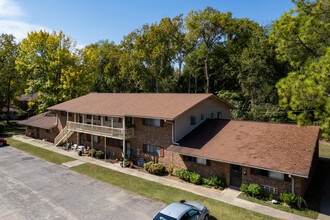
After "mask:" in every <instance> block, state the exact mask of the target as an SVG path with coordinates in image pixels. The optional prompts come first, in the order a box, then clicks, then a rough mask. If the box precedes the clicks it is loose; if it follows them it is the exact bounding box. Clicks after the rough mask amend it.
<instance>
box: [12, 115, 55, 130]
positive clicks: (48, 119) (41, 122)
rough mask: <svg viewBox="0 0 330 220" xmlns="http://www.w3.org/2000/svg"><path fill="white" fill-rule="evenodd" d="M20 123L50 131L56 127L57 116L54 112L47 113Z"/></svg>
mask: <svg viewBox="0 0 330 220" xmlns="http://www.w3.org/2000/svg"><path fill="white" fill-rule="evenodd" d="M18 123H19V124H21V125H26V126H32V127H37V128H44V129H50V128H53V127H55V126H56V114H55V113H52V112H45V113H42V114H39V115H35V116H32V117H30V118H28V119H26V120H23V121H20V122H18Z"/></svg>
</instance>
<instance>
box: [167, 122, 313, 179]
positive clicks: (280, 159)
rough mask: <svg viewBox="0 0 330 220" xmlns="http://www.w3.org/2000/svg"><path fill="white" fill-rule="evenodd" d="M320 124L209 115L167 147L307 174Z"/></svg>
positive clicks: (183, 153) (225, 159)
mask: <svg viewBox="0 0 330 220" xmlns="http://www.w3.org/2000/svg"><path fill="white" fill-rule="evenodd" d="M318 135H319V127H317V126H305V127H299V126H297V125H290V124H277V123H265V122H251V121H234V120H221V119H209V120H206V121H205V122H204V123H203V124H201V125H200V126H199V127H197V128H196V129H194V130H193V131H192V132H190V133H189V134H188V135H186V136H185V137H183V138H182V139H181V140H180V141H178V142H179V146H177V145H171V146H170V147H168V148H167V149H166V151H169V152H174V153H179V154H182V155H188V156H196V157H202V158H207V159H210V160H216V161H221V162H225V163H232V164H239V165H245V166H250V167H256V168H261V169H262V168H264V169H268V170H274V171H278V172H283V173H287V174H293V175H299V176H303V177H308V175H309V170H310V166H311V162H312V160H313V154H314V151H315V145H316V142H317V140H318Z"/></svg>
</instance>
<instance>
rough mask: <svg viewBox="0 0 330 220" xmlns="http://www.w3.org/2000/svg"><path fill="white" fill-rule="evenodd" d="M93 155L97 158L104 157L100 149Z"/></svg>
mask: <svg viewBox="0 0 330 220" xmlns="http://www.w3.org/2000/svg"><path fill="white" fill-rule="evenodd" d="M95 157H97V158H99V159H104V152H103V151H101V150H98V151H96V153H95Z"/></svg>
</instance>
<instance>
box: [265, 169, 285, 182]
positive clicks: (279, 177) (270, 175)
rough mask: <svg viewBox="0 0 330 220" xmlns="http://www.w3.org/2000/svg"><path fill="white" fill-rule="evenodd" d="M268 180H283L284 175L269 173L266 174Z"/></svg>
mask: <svg viewBox="0 0 330 220" xmlns="http://www.w3.org/2000/svg"><path fill="white" fill-rule="evenodd" d="M268 175H269V178H272V179H276V180H284V174H283V173H278V172H274V171H269V172H268Z"/></svg>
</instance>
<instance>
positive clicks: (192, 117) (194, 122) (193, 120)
mask: <svg viewBox="0 0 330 220" xmlns="http://www.w3.org/2000/svg"><path fill="white" fill-rule="evenodd" d="M195 124H196V118H195V116H191V117H190V125H195Z"/></svg>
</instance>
